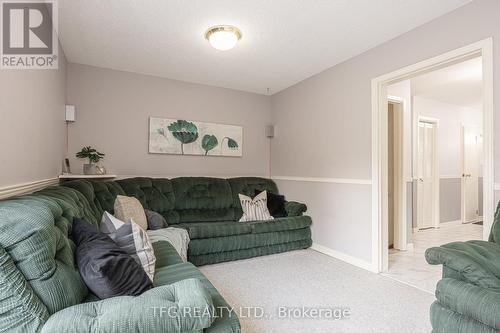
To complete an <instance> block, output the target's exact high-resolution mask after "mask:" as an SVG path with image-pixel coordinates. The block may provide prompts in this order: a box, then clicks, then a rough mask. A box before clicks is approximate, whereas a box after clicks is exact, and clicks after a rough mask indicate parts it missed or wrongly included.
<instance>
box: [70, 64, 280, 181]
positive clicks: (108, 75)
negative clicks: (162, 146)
mask: <svg viewBox="0 0 500 333" xmlns="http://www.w3.org/2000/svg"><path fill="white" fill-rule="evenodd" d="M67 99H68V103H69V104H74V105H75V106H76V110H77V111H76V122H75V123H73V124H70V126H69V137H70V143H69V155H70V157H71V165H72V171H73V172H81V165H82V161H80V160H77V159H75V158H74V154H75V153H76V152H77V151H78V150H80V148H81V147H82V146H85V145H92V146H94V147H95V148H96V149H98V150H99V151H102V152H104V153H106V158H105V160H104V161H103V163H102V164H103V165H104V166H105V167H106V168H107V169H108V171H109V172H112V173H117V174H118V175H146V176H148V175H151V176H167V177H168V176H175V175H190V176H192V175H211V176H235V175H261V176H266V175H268V174H269V139H267V138H266V136H265V126H266V125H268V124H269V123H270V97H268V96H263V95H257V94H252V93H245V92H239V91H236V90H230V89H224V88H215V87H209V86H205V85H199V84H191V83H184V82H180V81H175V80H169V79H163V78H158V77H153V76H147V75H140V74H132V73H127V72H121V71H114V70H108V69H101V68H96V67H90V66H85V65H77V64H69V65H68V95H67ZM150 116H156V117H165V118H178V119H188V120H197V121H206V122H215V123H222V124H232V125H240V126H243V157H241V158H239V157H216V156H212V157H210V156H208V157H206V156H180V155H163V154H149V153H148V133H149V121H148V119H149V117H150Z"/></svg>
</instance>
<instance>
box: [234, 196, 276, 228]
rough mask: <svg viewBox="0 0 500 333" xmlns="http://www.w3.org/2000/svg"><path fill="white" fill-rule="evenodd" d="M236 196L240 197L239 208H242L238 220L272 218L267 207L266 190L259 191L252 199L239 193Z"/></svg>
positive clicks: (264, 219)
mask: <svg viewBox="0 0 500 333" xmlns="http://www.w3.org/2000/svg"><path fill="white" fill-rule="evenodd" d="M238 196H239V197H240V203H241V209H242V210H243V216H242V217H241V219H240V222H247V221H266V220H272V219H274V218H273V217H272V216H271V214H269V210H268V209H267V191H262V192H260V193H259V194H258V195H257V196H256V197H255V198H253V199H252V198H250V197H247V196H246V195H243V194H241V193H240V194H238Z"/></svg>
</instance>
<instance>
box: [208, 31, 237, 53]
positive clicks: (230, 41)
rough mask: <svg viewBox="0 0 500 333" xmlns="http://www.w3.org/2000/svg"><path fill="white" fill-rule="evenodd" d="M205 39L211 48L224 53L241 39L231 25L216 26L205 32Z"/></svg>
mask: <svg viewBox="0 0 500 333" xmlns="http://www.w3.org/2000/svg"><path fill="white" fill-rule="evenodd" d="M205 38H206V39H207V40H208V42H209V43H210V45H212V47H213V48H215V49H217V50H221V51H226V50H230V49H232V48H233V47H234V46H235V45H236V43H237V42H238V40H240V39H241V31H240V29H238V28H236V27H233V26H231V25H217V26H215V27H212V28H210V29H208V30H207V32H206V33H205Z"/></svg>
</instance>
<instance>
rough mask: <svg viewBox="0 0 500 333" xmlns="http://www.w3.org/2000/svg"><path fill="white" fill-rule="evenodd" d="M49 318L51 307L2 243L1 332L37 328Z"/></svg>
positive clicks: (0, 270) (35, 330) (0, 277)
mask: <svg viewBox="0 0 500 333" xmlns="http://www.w3.org/2000/svg"><path fill="white" fill-rule="evenodd" d="M48 318H49V312H48V311H47V307H46V306H45V305H44V304H43V303H42V302H41V301H40V299H39V298H38V297H37V296H36V294H35V293H34V292H33V289H31V287H30V285H29V283H28V281H26V278H25V277H24V275H23V274H22V273H21V271H19V270H18V269H17V267H16V264H15V263H14V261H13V260H12V258H11V257H10V256H9V254H8V253H7V252H6V251H5V250H4V249H3V248H2V247H0V332H37V331H38V330H39V328H40V327H42V326H43V324H44V323H45V321H46V320H47V319H48Z"/></svg>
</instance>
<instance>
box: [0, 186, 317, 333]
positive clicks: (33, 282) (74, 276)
mask: <svg viewBox="0 0 500 333" xmlns="http://www.w3.org/2000/svg"><path fill="white" fill-rule="evenodd" d="M264 189H265V190H268V191H271V192H273V193H278V189H277V188H276V185H275V183H274V182H272V181H271V180H269V179H264V178H233V179H227V180H226V179H217V178H200V177H197V178H189V177H182V178H176V179H172V180H169V179H159V178H157V179H153V178H132V179H123V180H118V181H109V182H99V181H86V180H77V181H72V182H66V183H63V184H61V185H60V186H53V187H49V188H46V189H43V190H41V191H38V192H36V193H33V194H29V195H24V196H20V197H15V198H12V199H9V200H4V201H0V332H47V333H51V332H68V333H69V332H147V333H153V332H169V333H170V332H198V333H199V332H207V333H219V332H220V333H226V332H227V333H233V332H234V333H237V332H240V324H239V319H238V317H237V314H236V313H235V312H232V311H231V307H230V305H229V304H228V303H227V302H226V301H225V300H224V299H223V297H222V296H221V295H220V294H219V292H218V291H217V290H216V289H215V288H214V286H213V285H212V284H211V283H210V281H208V279H207V278H206V277H205V276H203V274H202V273H201V272H200V271H199V270H198V269H197V268H196V266H199V265H204V264H210V263H216V262H222V261H229V260H237V259H243V258H250V257H254V256H259V255H265V254H271V253H278V252H283V251H289V250H294V249H302V248H307V247H309V246H310V245H311V231H310V224H311V219H310V218H309V217H308V216H304V215H303V213H304V212H305V211H306V206H305V205H303V204H300V203H296V202H287V203H286V210H287V212H288V217H286V218H278V219H275V220H273V221H269V222H245V223H238V222H236V221H237V220H238V219H239V217H240V216H241V214H242V212H241V207H240V205H239V200H238V193H244V194H247V195H252V194H253V193H254V191H255V190H264ZM119 194H121V195H129V196H134V197H136V198H138V199H139V200H140V201H141V203H142V204H143V206H144V207H145V208H146V209H150V210H154V211H157V212H159V213H161V214H162V215H163V216H164V217H165V218H166V219H167V221H168V223H169V225H171V226H177V227H181V228H185V229H186V230H187V231H188V233H189V235H190V238H191V242H190V244H189V250H188V261H189V262H182V260H181V257H180V256H179V255H178V254H177V252H176V251H175V249H174V248H173V247H172V246H171V245H170V244H169V243H168V242H157V243H154V250H155V255H156V272H155V276H154V281H153V286H154V288H152V289H150V290H148V291H147V292H145V293H144V294H142V295H141V296H137V297H130V296H121V297H114V298H109V299H105V300H99V299H97V297H96V296H94V295H92V294H91V293H89V290H88V289H87V287H86V286H85V284H84V282H83V280H82V278H81V276H80V274H79V272H78V268H77V267H76V266H75V259H74V250H75V245H74V243H73V242H72V241H71V237H70V236H71V221H72V220H73V218H74V217H81V218H84V219H86V220H87V221H88V222H90V223H92V224H94V225H96V226H98V224H99V223H100V219H101V216H102V213H103V212H104V211H105V210H107V211H109V212H111V213H113V204H114V200H115V198H116V196H117V195H119ZM160 307H169V308H170V307H176V308H179V309H180V308H184V307H192V308H197V309H206V310H207V311H206V314H205V315H204V316H203V317H190V316H185V315H183V314H182V311H179V312H177V313H176V315H174V316H172V315H170V316H166V315H162V313H160V312H159V311H160V310H159V308H160Z"/></svg>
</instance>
